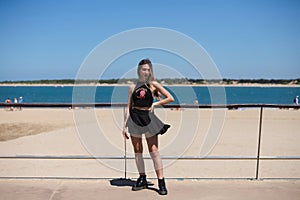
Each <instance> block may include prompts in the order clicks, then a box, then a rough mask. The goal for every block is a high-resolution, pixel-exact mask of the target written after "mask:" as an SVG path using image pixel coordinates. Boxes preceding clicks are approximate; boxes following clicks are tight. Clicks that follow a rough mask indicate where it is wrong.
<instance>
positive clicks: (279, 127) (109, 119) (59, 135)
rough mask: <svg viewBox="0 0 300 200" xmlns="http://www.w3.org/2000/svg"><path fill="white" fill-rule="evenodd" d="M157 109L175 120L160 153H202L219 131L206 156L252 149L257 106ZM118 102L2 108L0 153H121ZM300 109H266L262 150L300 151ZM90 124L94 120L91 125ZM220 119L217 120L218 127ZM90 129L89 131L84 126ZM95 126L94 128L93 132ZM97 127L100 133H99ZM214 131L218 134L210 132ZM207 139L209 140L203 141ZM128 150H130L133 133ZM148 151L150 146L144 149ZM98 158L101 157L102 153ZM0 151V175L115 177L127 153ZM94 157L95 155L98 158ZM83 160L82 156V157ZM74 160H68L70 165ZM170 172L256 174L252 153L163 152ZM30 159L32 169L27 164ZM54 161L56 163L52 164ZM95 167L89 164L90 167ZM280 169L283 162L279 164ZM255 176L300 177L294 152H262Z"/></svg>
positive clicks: (132, 173) (183, 175)
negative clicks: (81, 106) (96, 106)
mask: <svg viewBox="0 0 300 200" xmlns="http://www.w3.org/2000/svg"><path fill="white" fill-rule="evenodd" d="M217 111H220V112H216V110H210V109H200V110H195V109H184V110H171V109H156V114H157V115H158V116H159V117H160V118H161V119H163V121H165V122H167V123H169V124H171V125H172V128H171V129H170V131H168V133H167V134H165V135H163V136H161V137H160V152H161V155H162V156H165V157H174V156H187V157H193V156H201V150H202V151H203V148H204V146H205V145H207V140H206V139H207V138H210V137H212V134H216V133H218V134H217V135H215V136H213V137H212V138H213V139H214V140H215V141H214V142H213V145H212V146H211V149H209V151H208V153H207V156H210V157H213V156H223V157H232V156H235V157H252V158H254V157H256V156H257V143H258V125H259V109H244V110H222V109H220V110H217ZM122 120H123V109H122V108H114V109H110V108H101V109H79V110H69V109H67V108H60V109H47V108H45V109H41V108H36V109H34V108H25V109H23V111H13V112H9V111H4V110H3V109H2V110H0V127H1V133H0V140H1V142H0V154H1V156H17V155H19V156H20V155H23V156H24V155H26V156H45V155H47V156H54V157H55V156H100V157H101V156H112V157H118V156H119V157H120V156H121V157H122V156H123V155H124V140H123V138H122V136H121V127H122V125H123V122H122ZM299 120H300V111H299V110H292V109H291V110H279V109H266V110H264V115H263V126H262V140H261V153H260V155H261V156H262V157H263V156H267V157H273V156H299V155H300V146H299V141H300V135H299V129H300V124H299ZM91 127H96V128H95V130H94V129H92V128H91ZM215 127H218V128H215ZM86 130H87V131H86ZM98 132H99V134H98ZM100 133H101V134H100ZM214 137H215V138H214ZM205 143H206V144H205ZM126 146H127V152H126V153H127V156H128V157H133V155H134V154H133V151H132V148H131V144H130V141H129V140H127V141H126ZM145 156H148V152H147V151H145ZM99 160H100V161H99ZM99 160H93V159H86V160H80V159H77V160H76V159H60V160H59V159H10V158H7V159H1V160H0V162H1V165H0V166H1V167H0V168H1V170H0V176H1V177H19V176H20V177H26V176H28V177H31V176H34V177H41V176H46V177H56V176H63V177H64V176H71V177H102V178H108V177H120V176H122V175H123V174H124V160H114V159H111V160H110V159H104V160H101V159H99ZM97 161H98V162H97ZM80 163H85V164H84V165H80ZM74 164H75V165H76V167H75V168H72V167H71V166H72V165H74ZM164 165H165V168H166V169H165V173H166V176H167V177H170V178H253V177H255V167H256V160H255V159H248V160H247V159H246V160H242V159H241V160H232V159H225V160H214V159H208V160H201V159H200V160H199V159H198V160H195V159H192V160H185V159H181V160H176V159H175V158H174V159H165V160H164ZM32 166H34V170H33V169H32ZM55 166H60V167H59V168H56V167H55ZM146 166H147V168H148V169H147V170H149V176H150V177H155V174H154V173H153V171H152V163H151V160H147V161H146ZM90 167H92V168H93V169H94V170H89V168H90ZM283 169H284V170H283ZM127 171H128V173H127V175H128V176H129V177H135V176H136V174H135V172H136V169H135V164H134V160H133V159H128V160H127ZM259 177H260V178H296V177H298V178H299V177H300V161H299V160H262V161H261V162H260V170H259Z"/></svg>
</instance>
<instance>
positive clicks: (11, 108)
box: [5, 98, 13, 111]
mask: <svg viewBox="0 0 300 200" xmlns="http://www.w3.org/2000/svg"><path fill="white" fill-rule="evenodd" d="M5 103H11V100H10V98H7V99H6V100H5ZM5 110H6V111H13V107H12V106H11V107H10V106H6V107H5Z"/></svg>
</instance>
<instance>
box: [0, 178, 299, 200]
mask: <svg viewBox="0 0 300 200" xmlns="http://www.w3.org/2000/svg"><path fill="white" fill-rule="evenodd" d="M149 181H150V182H152V183H153V185H151V186H150V188H149V189H145V190H142V191H136V192H133V191H131V186H132V184H133V183H134V181H133V180H130V179H126V180H125V179H113V180H107V179H101V180H96V179H95V180H91V179H89V180H79V179H71V180H66V179H42V180H39V179H27V180H26V179H1V180H0V199H1V200H2V199H3V200H10V199H12V200H18V199H22V200H38V199H41V200H45V199H48V200H56V199H60V200H64V199H68V200H69V199H72V200H74V199H80V200H82V199H85V200H90V199H97V200H98V199H101V200H102V199H104V200H108V199H130V200H134V199H143V200H146V199H151V200H153V199H172V200H177V199H180V200H182V199H185V200H190V199H195V200H196V199H197V200H198V199H202V200H208V199H213V200H216V199H218V200H219V199H230V200H234V199H243V200H247V199H249V200H250V199H251V200H253V199H256V200H259V199H262V200H268V199H270V200H276V199H278V200H279V199H280V200H282V199H289V200H299V199H300V180H245V179H243V180H216V179H214V180H211V179H208V180H205V179H202V180H201V179H200V180H192V179H168V180H167V182H166V183H167V187H168V190H169V194H168V195H167V196H160V195H159V194H158V193H157V182H156V180H155V179H151V180H149Z"/></svg>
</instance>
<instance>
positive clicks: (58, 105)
mask: <svg viewBox="0 0 300 200" xmlns="http://www.w3.org/2000/svg"><path fill="white" fill-rule="evenodd" d="M126 106H127V104H126V103H0V107H40V108H55V107H56V108H64V107H65V108H70V107H71V108H75V107H126ZM163 107H164V108H231V109H234V108H261V107H263V108H298V109H300V105H295V104H199V105H194V104H167V105H164V106H163Z"/></svg>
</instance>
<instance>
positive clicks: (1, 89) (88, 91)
mask: <svg viewBox="0 0 300 200" xmlns="http://www.w3.org/2000/svg"><path fill="white" fill-rule="evenodd" d="M165 88H166V89H167V90H168V91H169V92H170V93H171V94H172V95H173V96H174V97H175V102H174V104H193V103H194V102H195V100H197V101H198V103H199V104H211V103H213V104H218V103H226V104H293V99H294V98H295V96H296V95H300V87H248V86H246V87H243V86H237V87H234V86H226V87H220V86H209V87H206V86H166V87H165ZM127 93H128V86H97V87H96V86H77V87H76V89H74V87H73V86H0V101H1V102H4V101H5V100H6V99H7V98H10V99H11V101H12V102H13V99H14V98H19V97H20V96H22V97H23V99H24V103H72V102H75V101H77V102H91V103H94V102H95V103H126V102H127V99H128V94H127Z"/></svg>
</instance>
